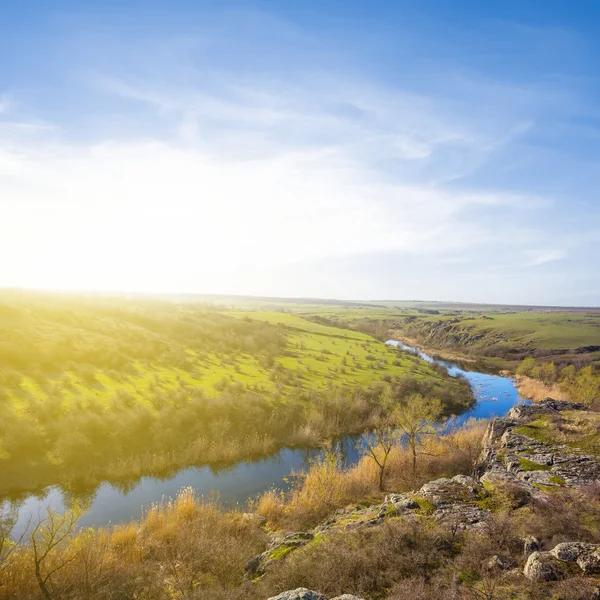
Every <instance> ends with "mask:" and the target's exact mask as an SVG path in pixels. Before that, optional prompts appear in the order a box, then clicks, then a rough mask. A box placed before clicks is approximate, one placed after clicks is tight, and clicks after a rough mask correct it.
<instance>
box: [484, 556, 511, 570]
mask: <svg viewBox="0 0 600 600" xmlns="http://www.w3.org/2000/svg"><path fill="white" fill-rule="evenodd" d="M510 567H511V564H510V563H509V562H508V561H507V560H506V559H505V558H502V557H501V556H498V555H497V554H495V555H494V556H492V557H491V558H488V560H487V561H485V562H484V565H483V568H484V569H485V570H486V571H506V570H507V569H510Z"/></svg>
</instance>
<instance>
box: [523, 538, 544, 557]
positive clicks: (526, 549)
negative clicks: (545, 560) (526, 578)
mask: <svg viewBox="0 0 600 600" xmlns="http://www.w3.org/2000/svg"><path fill="white" fill-rule="evenodd" d="M541 547H542V546H541V544H540V540H538V539H537V538H536V537H535V536H533V535H528V536H527V537H525V538H523V554H524V555H525V556H529V555H530V554H531V553H532V552H536V551H538V550H540V549H541Z"/></svg>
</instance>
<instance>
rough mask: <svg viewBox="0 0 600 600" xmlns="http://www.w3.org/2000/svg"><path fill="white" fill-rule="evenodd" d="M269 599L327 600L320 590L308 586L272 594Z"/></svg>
mask: <svg viewBox="0 0 600 600" xmlns="http://www.w3.org/2000/svg"><path fill="white" fill-rule="evenodd" d="M268 600H327V598H326V597H325V596H324V595H323V594H321V593H320V592H314V591H312V590H309V589H306V588H297V589H295V590H288V591H287V592H281V594H277V596H271V598H269V599H268Z"/></svg>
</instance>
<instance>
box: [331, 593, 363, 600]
mask: <svg viewBox="0 0 600 600" xmlns="http://www.w3.org/2000/svg"><path fill="white" fill-rule="evenodd" d="M331 600H363V599H362V598H359V597H358V596H353V595H352V594H342V595H341V596H336V597H335V598H332V599H331Z"/></svg>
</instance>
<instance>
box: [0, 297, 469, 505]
mask: <svg viewBox="0 0 600 600" xmlns="http://www.w3.org/2000/svg"><path fill="white" fill-rule="evenodd" d="M386 390H391V392H392V396H393V397H396V398H401V397H402V395H405V394H407V393H409V392H411V391H419V392H422V393H425V394H428V395H430V396H436V397H440V398H442V399H443V400H444V401H445V405H446V408H447V410H448V412H457V411H460V410H461V409H462V408H464V407H465V406H466V405H468V404H469V402H470V401H471V395H470V392H469V391H468V389H467V388H466V386H465V385H464V384H463V383H462V382H457V381H455V380H454V379H452V378H449V377H447V375H445V374H444V373H443V371H442V372H439V371H436V370H432V369H431V368H430V367H429V366H427V364H426V363H424V362H423V361H420V360H418V359H416V358H415V357H412V356H409V355H407V354H402V353H398V352H397V351H396V350H395V349H393V348H391V347H388V346H386V345H385V344H383V343H382V342H381V341H378V340H375V339H374V338H372V337H371V336H369V335H367V334H365V333H361V332H357V331H350V330H344V329H340V328H337V327H330V326H326V325H322V324H319V323H315V322H311V321H308V320H306V319H304V318H302V317H300V316H296V315H290V314H284V313H276V312H268V311H241V310H240V311H224V310H220V309H217V308H215V307H212V306H210V305H206V304H198V303H176V302H170V301H158V300H147V299H139V298H137V299H125V298H97V297H96V298H92V297H88V298H86V297H69V296H60V295H36V294H19V293H12V294H9V293H5V294H4V295H3V296H2V298H1V299H0V469H1V471H2V473H3V477H2V478H1V481H0V493H6V492H11V491H14V492H18V491H19V490H27V489H35V488H38V487H40V486H42V485H47V484H50V483H56V482H59V481H60V482H62V483H65V484H67V485H72V486H75V487H76V488H80V487H86V486H88V487H89V486H91V487H93V486H95V485H96V484H97V483H98V482H99V481H101V480H102V479H106V478H109V479H111V480H113V481H115V480H122V481H124V482H127V481H132V480H135V478H136V477H139V476H141V475H142V474H144V473H155V474H156V473H158V474H160V473H164V474H167V473H169V472H170V471H171V470H172V469H175V468H178V467H180V466H182V465H185V464H201V463H223V462H230V461H236V460H240V459H242V458H248V457H251V456H255V455H263V454H266V453H269V452H272V451H273V450H274V449H276V448H277V447H279V446H280V445H292V446H293V445H298V444H308V445H316V444H320V443H322V442H324V441H325V440H328V439H331V438H332V437H335V436H337V435H341V434H345V433H349V432H357V431H361V430H364V429H365V428H368V427H372V426H375V425H376V424H377V422H378V419H379V418H381V416H382V415H383V414H384V413H385V411H386V410H388V409H389V406H386V402H389V398H390V394H389V393H388V392H386Z"/></svg>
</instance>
